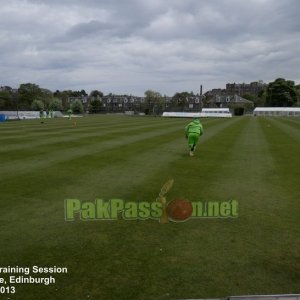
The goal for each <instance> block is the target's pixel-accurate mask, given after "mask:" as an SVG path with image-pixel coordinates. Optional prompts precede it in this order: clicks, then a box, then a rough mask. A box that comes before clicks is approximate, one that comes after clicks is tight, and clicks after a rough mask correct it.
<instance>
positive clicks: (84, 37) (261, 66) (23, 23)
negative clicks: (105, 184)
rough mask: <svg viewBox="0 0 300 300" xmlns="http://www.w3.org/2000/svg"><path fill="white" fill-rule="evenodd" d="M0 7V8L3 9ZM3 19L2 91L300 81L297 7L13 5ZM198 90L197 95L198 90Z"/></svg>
mask: <svg viewBox="0 0 300 300" xmlns="http://www.w3.org/2000/svg"><path fill="white" fill-rule="evenodd" d="M0 2H1V0H0ZM1 5H2V7H1V11H0V38H1V39H0V65H1V72H0V85H11V86H17V85H18V84H20V81H22V82H24V81H26V82H28V81H35V80H37V82H36V83H38V84H40V85H41V86H43V87H45V88H51V89H53V90H54V89H57V88H59V89H62V88H64V85H65V88H70V87H75V88H76V89H81V88H84V89H86V90H88V89H101V90H103V91H104V92H105V91H107V92H115V93H118V92H123V93H124V92H127V93H133V94H134V93H138V94H143V91H145V90H146V89H148V88H152V89H155V90H158V91H160V92H161V93H163V94H164V93H166V94H173V93H175V92H176V91H178V90H179V91H180V90H188V91H190V90H193V89H194V90H196V91H197V89H198V86H199V84H200V82H201V83H202V84H203V85H204V87H205V88H206V89H209V88H214V87H224V86H225V84H226V82H229V81H236V82H238V81H253V80H258V79H263V80H266V81H267V80H274V79H275V78H277V77H287V78H289V79H293V80H295V81H296V82H298V81H299V80H300V77H299V74H298V71H297V70H298V69H299V67H300V61H299V58H298V57H299V55H298V53H299V51H300V42H299V41H300V39H299V37H300V23H299V17H298V16H299V12H300V5H299V2H298V1H297V0H285V1H280V0H249V1H238V0H226V1H217V0H210V1H204V0H185V1H183V0H164V1H162V0H124V1H118V0H110V1H108V0H106V1H104V0H102V1H101V0H99V1H96V0H87V1H79V0H59V1H58V0H52V1H46V0H27V1H21V0H12V1H5V2H4V1H3V3H2V4H1ZM193 87H194V88H193Z"/></svg>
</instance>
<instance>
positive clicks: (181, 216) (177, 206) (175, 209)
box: [156, 179, 193, 224]
mask: <svg viewBox="0 0 300 300" xmlns="http://www.w3.org/2000/svg"><path fill="white" fill-rule="evenodd" d="M173 184H174V179H170V180H168V181H167V182H166V183H165V184H164V185H163V187H162V188H161V190H160V193H159V195H158V197H157V199H156V201H159V202H160V203H161V204H162V215H161V217H160V219H159V221H160V223H162V224H165V223H168V222H169V220H171V221H174V222H182V221H186V220H188V219H189V218H190V217H191V215H192V213H193V206H192V203H191V201H189V200H184V199H174V200H171V201H170V202H168V203H167V200H166V197H165V195H166V194H167V192H168V191H169V190H170V189H171V188H172V186H173Z"/></svg>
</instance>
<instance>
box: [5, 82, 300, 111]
mask: <svg viewBox="0 0 300 300" xmlns="http://www.w3.org/2000/svg"><path fill="white" fill-rule="evenodd" d="M110 95H111V96H112V97H113V95H112V94H110ZM103 97H104V95H103V93H102V92H101V91H98V90H94V91H92V92H91V93H90V94H89V95H88V94H87V93H86V92H85V90H81V91H72V90H66V91H58V90H57V91H55V92H54V93H53V92H51V91H50V90H48V89H44V88H41V87H39V86H38V85H36V84H33V83H25V84H21V85H20V87H19V88H18V89H17V90H13V89H12V88H10V87H2V89H1V91H0V110H16V109H18V110H56V111H57V110H58V111H67V110H68V109H69V108H72V110H73V111H74V112H83V110H84V109H86V110H89V111H90V112H99V111H101V110H103V103H102V101H101V100H102V98H103ZM190 97H195V95H194V94H193V92H190V93H189V92H180V93H176V94H175V95H174V96H173V97H172V101H171V105H172V104H173V105H174V106H176V107H177V109H179V110H184V108H185V107H186V105H187V99H188V98H190ZM242 97H243V98H246V99H248V100H251V101H253V102H254V106H300V85H295V82H294V81H291V80H285V79H284V78H278V79H276V80H275V81H274V82H270V83H269V84H268V85H267V86H266V88H265V89H264V90H262V91H261V92H260V93H259V95H258V96H254V95H252V94H244V95H242ZM72 98H73V99H86V100H87V99H88V98H89V99H90V101H89V106H88V107H84V106H83V104H82V102H83V101H81V100H75V101H70V99H72ZM209 100H211V99H210V98H209V96H205V95H204V96H203V97H202V106H204V107H207V105H208V102H209ZM86 102H87V101H86ZM169 104H170V103H169ZM166 106H167V105H166V96H162V95H161V94H160V93H159V92H156V91H152V90H147V91H146V92H145V98H144V102H143V103H142V104H141V103H140V104H139V106H135V107H134V109H137V110H140V111H145V112H146V113H150V114H151V113H156V112H157V111H162V110H164V109H166ZM107 109H110V108H109V107H108V108H107Z"/></svg>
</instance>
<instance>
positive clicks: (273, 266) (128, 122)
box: [0, 116, 300, 300]
mask: <svg viewBox="0 0 300 300" xmlns="http://www.w3.org/2000/svg"><path fill="white" fill-rule="evenodd" d="M73 121H74V120H72V121H69V120H66V119H54V120H47V121H46V123H45V124H40V122H39V121H38V120H33V121H20V122H6V123H2V124H0V225H1V231H0V243H1V244H0V245H1V246H0V266H1V267H4V266H28V267H30V266H33V265H37V266H41V267H47V266H48V267H51V266H60V267H67V268H68V274H56V275H53V276H54V277H55V279H56V283H55V284H54V285H49V286H44V285H20V284H19V285H15V286H16V290H17V292H16V294H15V295H5V296H4V295H0V299H2V298H3V299H7V298H10V299H22V300H26V299H176V298H177V299H178V298H213V297H225V296H229V295H244V294H275V293H297V292H300V290H299V282H300V251H299V250H300V246H299V245H300V230H299V225H300V197H299V196H300V188H299V186H300V185H299V182H300V180H299V179H300V158H299V157H300V156H299V154H300V151H299V150H300V119H292V118H291V119H284V118H272V119H271V118H252V117H240V118H238V117H236V118H232V119H226V120H224V119H205V120H203V125H204V129H205V132H204V135H203V136H202V137H201V139H200V144H199V146H198V149H197V152H196V155H195V156H194V157H189V156H188V149H187V145H186V140H185V139H184V134H183V128H184V126H185V125H186V124H187V122H189V121H190V120H187V119H163V118H151V117H125V116H98V117H84V118H77V120H76V121H77V125H76V126H74V123H73ZM170 178H173V179H174V186H173V188H172V189H171V190H170V191H169V193H168V194H167V199H168V200H171V199H174V198H184V199H189V200H191V201H226V200H229V199H236V200H237V201H238V203H239V207H238V213H239V216H238V217H237V218H227V219H224V218H223V219H192V220H188V221H187V222H183V223H182V222H181V223H175V222H171V223H168V224H160V223H159V222H157V221H155V220H146V221H141V220H134V221H128V220H127V221H125V220H123V219H120V220H117V221H81V220H76V221H74V222H66V221H65V220H64V200H65V199H67V198H77V199H80V200H82V201H88V200H89V201H93V200H94V199H96V198H103V199H106V200H108V199H111V198H121V199H124V200H128V201H137V202H139V201H155V199H156V197H157V196H158V193H159V191H160V189H161V187H162V185H163V184H164V183H165V182H166V181H167V180H168V179H170ZM0 277H6V278H7V276H5V275H4V276H3V274H2V275H1V274H0ZM1 297H2V298H1Z"/></svg>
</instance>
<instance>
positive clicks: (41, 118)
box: [40, 110, 45, 124]
mask: <svg viewBox="0 0 300 300" xmlns="http://www.w3.org/2000/svg"><path fill="white" fill-rule="evenodd" d="M44 119H45V114H44V111H43V110H40V120H41V123H42V124H43V123H44Z"/></svg>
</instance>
